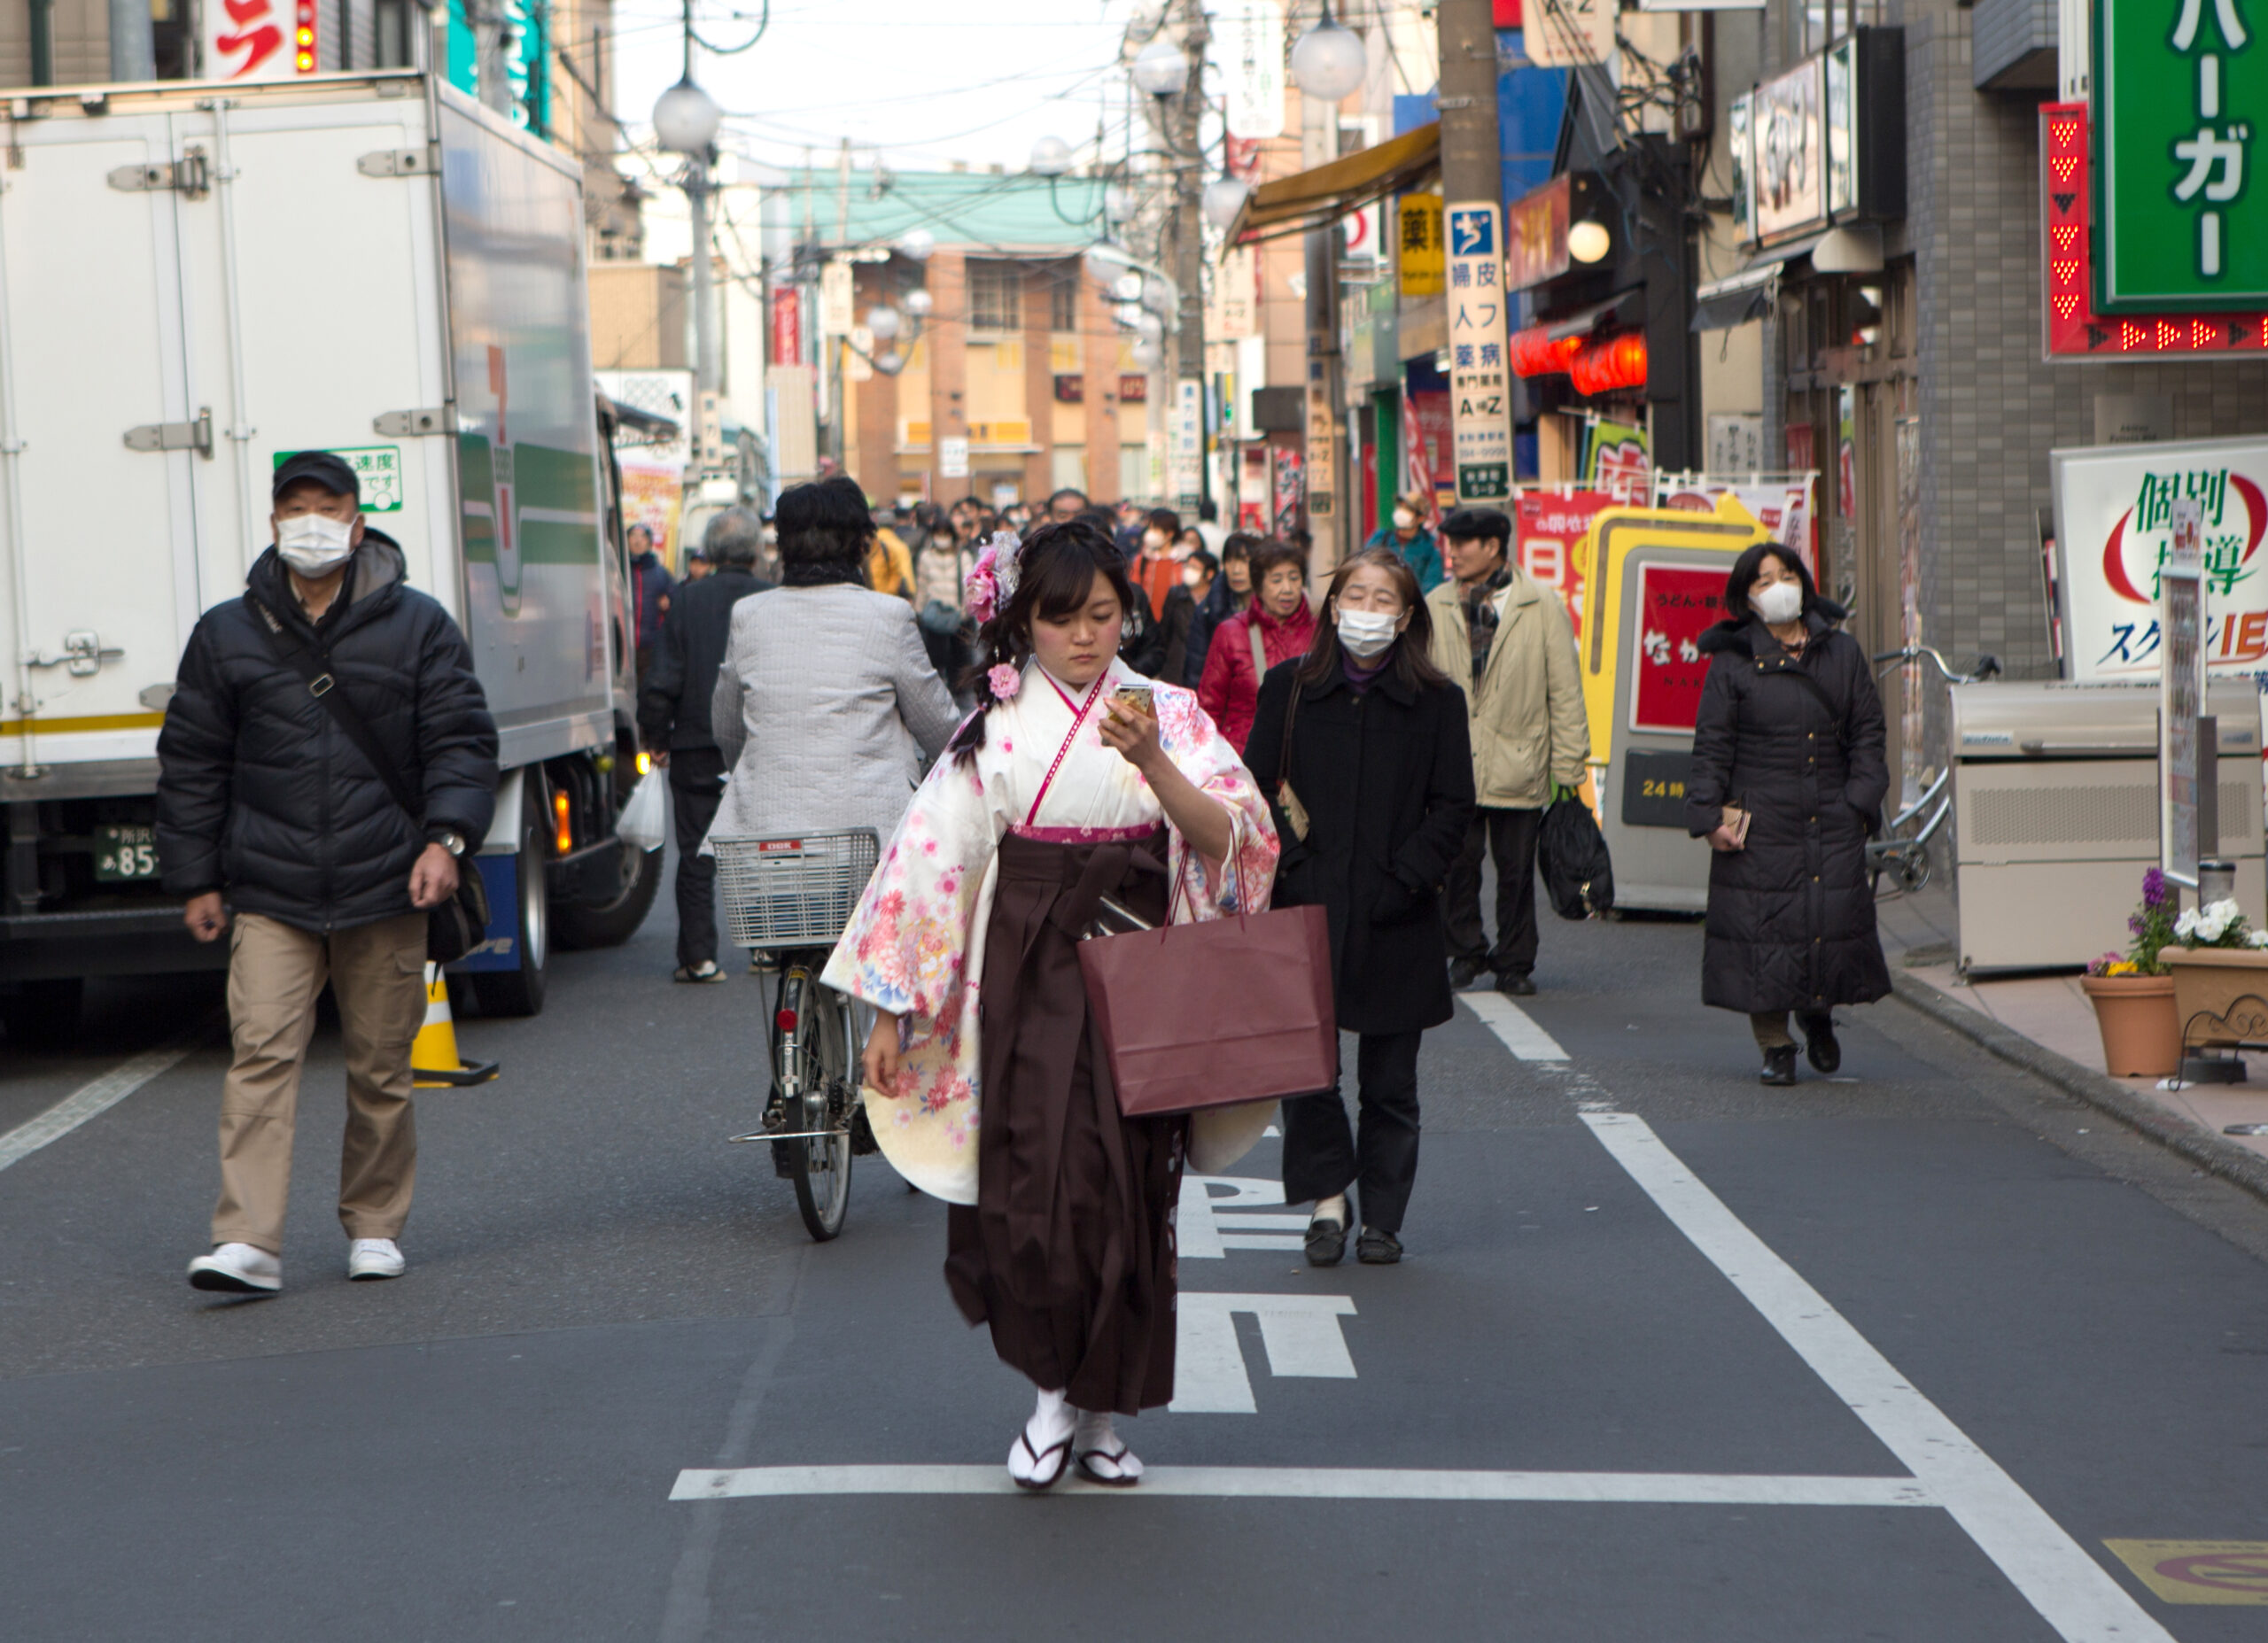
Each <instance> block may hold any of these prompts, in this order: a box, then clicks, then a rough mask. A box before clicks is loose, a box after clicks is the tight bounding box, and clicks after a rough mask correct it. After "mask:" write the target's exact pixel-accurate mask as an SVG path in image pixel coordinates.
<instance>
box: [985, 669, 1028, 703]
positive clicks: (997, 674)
mask: <svg viewBox="0 0 2268 1643" xmlns="http://www.w3.org/2000/svg"><path fill="white" fill-rule="evenodd" d="M984 682H985V683H986V684H987V685H989V686H991V687H992V700H993V701H1007V700H1008V699H1009V698H1010V697H1012V696H1014V694H1016V693H1017V692H1018V691H1020V690H1021V689H1022V688H1023V687H1024V676H1023V670H1021V668H1018V667H1016V666H1014V664H1012V663H1006V662H1003V663H1000V665H999V666H998V667H996V668H994V669H993V670H991V671H990V672H989V673H987V674H986V675H985V676H984Z"/></svg>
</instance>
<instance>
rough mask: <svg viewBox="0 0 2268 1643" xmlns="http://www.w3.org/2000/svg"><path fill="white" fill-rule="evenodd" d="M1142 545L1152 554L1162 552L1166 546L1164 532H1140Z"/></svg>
mask: <svg viewBox="0 0 2268 1643" xmlns="http://www.w3.org/2000/svg"><path fill="white" fill-rule="evenodd" d="M1142 546H1144V547H1145V548H1146V549H1148V550H1149V551H1150V552H1151V553H1153V554H1162V553H1164V552H1165V548H1166V534H1165V532H1164V531H1144V532H1142Z"/></svg>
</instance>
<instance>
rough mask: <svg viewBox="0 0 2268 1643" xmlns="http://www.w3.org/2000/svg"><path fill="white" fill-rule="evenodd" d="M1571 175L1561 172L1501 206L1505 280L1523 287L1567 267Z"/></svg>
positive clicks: (1540, 280)
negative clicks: (1502, 210)
mask: <svg viewBox="0 0 2268 1643" xmlns="http://www.w3.org/2000/svg"><path fill="white" fill-rule="evenodd" d="M1572 198H1573V178H1571V177H1570V176H1569V175H1568V174H1566V173H1565V172H1564V171H1563V172H1561V173H1560V174H1558V175H1557V176H1556V177H1554V178H1552V179H1551V181H1550V182H1542V183H1538V184H1537V185H1536V186H1535V187H1534V188H1532V189H1530V190H1528V191H1527V192H1526V193H1525V194H1523V195H1521V196H1520V197H1519V198H1518V199H1516V200H1514V201H1513V202H1512V203H1511V205H1507V206H1506V207H1505V208H1504V283H1505V284H1507V285H1509V286H1511V288H1512V289H1513V290H1514V291H1526V289H1527V288H1528V287H1529V286H1531V285H1541V284H1542V283H1543V282H1544V281H1546V280H1556V279H1557V278H1558V277H1559V276H1560V275H1563V274H1565V272H1566V271H1567V269H1568V267H1569V263H1568V259H1567V218H1568V215H1569V205H1570V202H1571V200H1572Z"/></svg>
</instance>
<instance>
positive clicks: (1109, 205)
mask: <svg viewBox="0 0 2268 1643" xmlns="http://www.w3.org/2000/svg"><path fill="white" fill-rule="evenodd" d="M1102 214H1103V215H1104V216H1105V217H1107V218H1108V219H1109V220H1110V221H1113V222H1123V221H1126V219H1127V218H1129V217H1130V216H1132V215H1133V214H1134V190H1131V189H1130V188H1128V187H1127V186H1126V185H1125V184H1124V183H1123V182H1113V183H1109V184H1107V186H1106V187H1105V188H1104V189H1103V191H1102Z"/></svg>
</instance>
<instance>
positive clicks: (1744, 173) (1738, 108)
mask: <svg viewBox="0 0 2268 1643" xmlns="http://www.w3.org/2000/svg"><path fill="white" fill-rule="evenodd" d="M1755 109H1756V97H1755V94H1754V93H1752V92H1748V91H1744V92H1742V93H1741V94H1740V95H1739V96H1738V97H1735V98H1734V99H1733V100H1732V105H1731V106H1730V107H1729V108H1728V109H1727V110H1726V111H1725V138H1726V143H1725V146H1726V151H1727V152H1728V153H1729V154H1730V155H1731V156H1732V161H1731V174H1732V195H1733V238H1734V239H1735V240H1736V241H1738V242H1739V243H1740V244H1744V245H1747V244H1753V243H1754V242H1755V239H1756V150H1755V148H1754V147H1753V145H1751V143H1750V142H1749V130H1750V128H1751V125H1752V124H1753V123H1754V120H1755Z"/></svg>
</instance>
